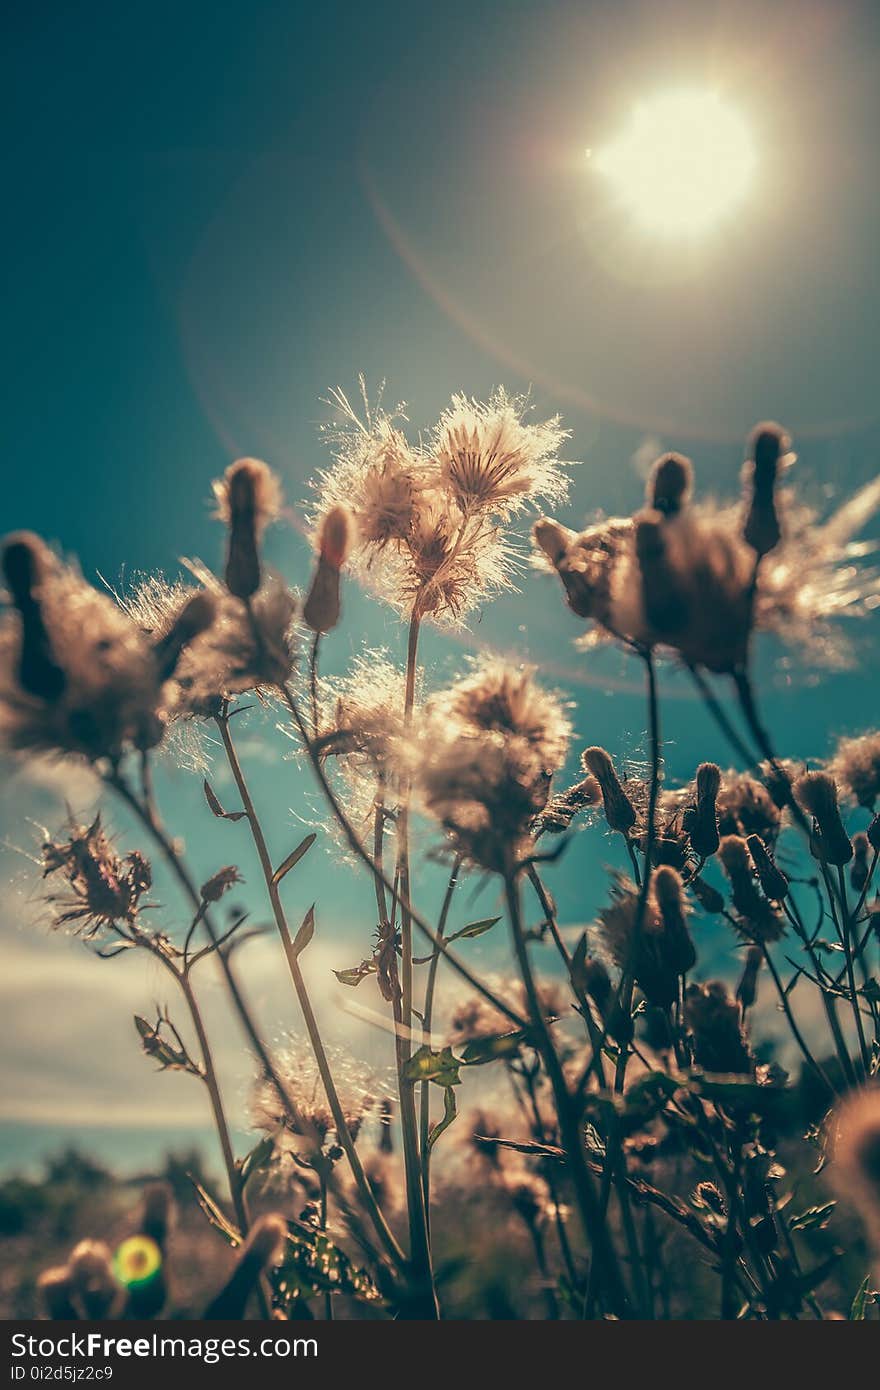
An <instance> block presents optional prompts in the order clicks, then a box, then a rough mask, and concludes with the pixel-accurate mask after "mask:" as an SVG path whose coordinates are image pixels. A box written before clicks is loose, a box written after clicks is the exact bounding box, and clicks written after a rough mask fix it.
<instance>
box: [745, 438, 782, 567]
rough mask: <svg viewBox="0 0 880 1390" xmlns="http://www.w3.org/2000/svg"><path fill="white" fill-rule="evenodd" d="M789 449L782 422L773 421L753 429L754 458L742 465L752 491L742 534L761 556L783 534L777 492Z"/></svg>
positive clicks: (776, 542)
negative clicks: (777, 504)
mask: <svg viewBox="0 0 880 1390" xmlns="http://www.w3.org/2000/svg"><path fill="white" fill-rule="evenodd" d="M789 449H790V440H789V438H788V435H787V434H786V433H785V430H784V429H783V428H782V426H781V425H777V424H774V423H773V422H772V421H770V422H767V423H765V424H762V425H758V426H757V427H756V428H755V429H754V430H753V431H752V435H751V440H750V455H751V457H750V458H749V459H747V461H746V463H745V466H744V468H743V481H744V482H745V484H746V488H747V489H749V490H750V495H749V510H748V514H747V516H746V520H745V525H744V527H743V535H744V537H745V539H746V541H747V542H748V544H749V545H750V546H751V547H752V549H753V550H755V551H756V552H757V554H758V555H759V556H763V555H767V554H768V553H769V552H770V551H771V550H773V549H774V547H775V546H777V545H778V544H779V541H780V539H781V537H782V529H781V527H780V524H779V517H778V515H777V511H776V496H775V492H776V483H777V480H778V477H779V473H780V471H781V468H782V467H784V465H785V462H786V458H787V455H788V452H789Z"/></svg>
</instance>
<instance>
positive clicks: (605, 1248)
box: [504, 863, 631, 1318]
mask: <svg viewBox="0 0 880 1390" xmlns="http://www.w3.org/2000/svg"><path fill="white" fill-rule="evenodd" d="M504 889H505V896H506V899H507V909H508V914H509V917H510V928H511V935H512V937H513V947H514V952H515V954H516V958H517V963H518V965H519V970H520V974H521V976H522V981H523V985H524V988H525V992H526V998H527V1000H528V1004H529V1013H530V1016H531V1024H532V1028H533V1030H534V1036H535V1041H536V1044H537V1049H538V1052H539V1053H540V1056H541V1060H542V1061H543V1063H544V1067H545V1069H546V1072H547V1076H548V1078H549V1081H550V1085H551V1087H552V1089H553V1096H554V1100H555V1102H556V1112H557V1117H558V1120H559V1132H560V1136H561V1138H562V1146H563V1148H564V1150H565V1154H566V1162H567V1164H568V1168H569V1172H570V1175H571V1179H572V1186H573V1188H574V1192H575V1198H576V1200H577V1205H578V1211H579V1214H580V1218H581V1222H582V1224H583V1228H584V1235H585V1237H586V1240H587V1243H588V1245H589V1246H590V1247H591V1249H592V1252H593V1259H594V1260H595V1261H597V1262H598V1269H599V1274H600V1280H601V1283H602V1286H603V1289H604V1292H605V1295H606V1297H607V1299H608V1303H609V1306H610V1308H611V1309H612V1311H613V1312H614V1313H615V1314H616V1315H617V1316H618V1317H621V1318H627V1317H630V1316H631V1305H630V1300H629V1296H628V1294H627V1291H626V1287H625V1285H624V1282H623V1277H622V1275H621V1272H620V1265H619V1263H618V1259H617V1254H616V1251H615V1250H614V1246H613V1243H612V1241H611V1236H610V1233H609V1230H608V1225H607V1222H606V1220H605V1218H604V1216H603V1214H602V1212H601V1209H600V1207H599V1202H598V1198H597V1195H596V1191H595V1188H594V1186H593V1180H592V1177H591V1175H590V1171H589V1169H588V1167H587V1156H586V1151H585V1148H584V1134H583V1127H582V1125H581V1122H580V1117H579V1114H578V1113H577V1109H576V1107H575V1105H574V1104H573V1101H572V1097H571V1095H570V1094H569V1090H568V1086H567V1085H566V1081H565V1076H564V1074H563V1071H562V1066H561V1064H560V1061H559V1058H558V1056H557V1055H556V1048H555V1046H554V1044H553V1039H552V1037H551V1036H550V1030H549V1028H548V1026H547V1020H546V1019H545V1017H544V1012H543V1009H542V1007H541V1001H540V998H539V996H538V991H537V987H536V985H535V979H534V975H533V974H532V967H531V962H530V961H529V954H528V949H527V946H526V940H525V933H524V930H523V922H522V910H521V906H520V897H519V886H518V882H517V877H516V868H515V866H514V865H513V864H512V863H511V864H509V865H508V866H507V871H506V873H505V875H504Z"/></svg>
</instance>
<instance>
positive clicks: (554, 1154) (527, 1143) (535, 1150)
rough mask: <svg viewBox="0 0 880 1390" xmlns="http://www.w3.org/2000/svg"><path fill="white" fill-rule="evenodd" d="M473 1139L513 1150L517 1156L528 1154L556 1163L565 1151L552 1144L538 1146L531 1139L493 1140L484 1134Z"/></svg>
mask: <svg viewBox="0 0 880 1390" xmlns="http://www.w3.org/2000/svg"><path fill="white" fill-rule="evenodd" d="M474 1138H475V1139H481V1140H482V1141H483V1143H485V1144H494V1145H496V1147H497V1148H499V1149H513V1150H514V1152H516V1153H518V1154H529V1155H531V1156H532V1157H533V1158H552V1159H555V1160H557V1161H558V1162H560V1163H561V1162H563V1161H564V1159H565V1150H564V1149H558V1148H556V1146H555V1145H554V1144H538V1143H536V1142H535V1140H533V1139H523V1140H519V1139H495V1138H490V1137H489V1136H488V1135H486V1134H475V1135H474Z"/></svg>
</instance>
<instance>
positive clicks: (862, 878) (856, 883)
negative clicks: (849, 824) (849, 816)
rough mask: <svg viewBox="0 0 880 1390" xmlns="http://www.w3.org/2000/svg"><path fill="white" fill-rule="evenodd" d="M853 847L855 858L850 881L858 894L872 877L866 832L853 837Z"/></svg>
mask: <svg viewBox="0 0 880 1390" xmlns="http://www.w3.org/2000/svg"><path fill="white" fill-rule="evenodd" d="M852 847H853V858H852V863H851V865H850V869H849V881H850V883H851V884H852V886H853V888H854V889H855V890H856V892H857V893H861V891H862V889H863V888H864V886H865V884H866V883H867V882H868V878H869V876H870V870H869V868H868V851H869V849H870V845H869V843H868V837H867V835H866V834H865V833H864V831H862V830H860V831H859V833H858V835H854V836H853V841H852Z"/></svg>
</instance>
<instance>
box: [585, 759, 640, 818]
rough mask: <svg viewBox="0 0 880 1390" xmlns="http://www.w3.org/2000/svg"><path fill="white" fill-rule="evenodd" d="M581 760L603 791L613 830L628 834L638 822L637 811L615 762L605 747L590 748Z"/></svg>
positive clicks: (603, 802) (606, 811)
mask: <svg viewBox="0 0 880 1390" xmlns="http://www.w3.org/2000/svg"><path fill="white" fill-rule="evenodd" d="M581 762H582V763H583V766H584V768H585V769H586V770H587V771H588V772H592V774H593V776H594V777H595V779H596V781H597V782H598V783H599V788H600V790H601V792H602V804H603V806H604V808H605V819H606V820H607V822H608V824H609V826H610V827H611V829H612V830H617V831H619V832H620V834H621V835H626V834H627V832H628V831H630V830H631V829H632V827H633V826H634V825H635V823H636V813H635V808H634V807H633V804H632V802H631V801H630V799H629V797H628V796H627V794H626V792H625V791H624V789H623V787H622V786H621V784H620V779H619V777H618V776H617V773H616V772H615V770H614V764H613V762H612V761H611V758H610V757H609V755H608V754H607V753H606V752H605V749H604V748H595V747H594V748H588V749H587V750H586V752H584V753H583V754H582V755H581Z"/></svg>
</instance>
